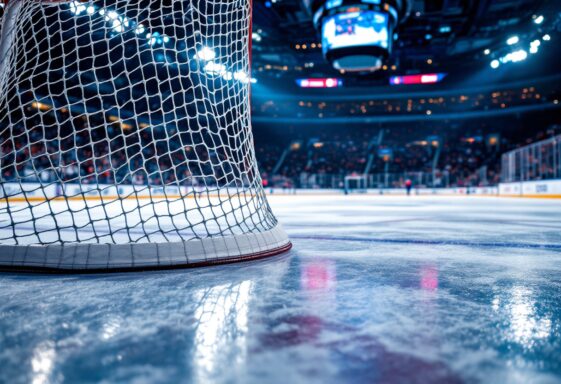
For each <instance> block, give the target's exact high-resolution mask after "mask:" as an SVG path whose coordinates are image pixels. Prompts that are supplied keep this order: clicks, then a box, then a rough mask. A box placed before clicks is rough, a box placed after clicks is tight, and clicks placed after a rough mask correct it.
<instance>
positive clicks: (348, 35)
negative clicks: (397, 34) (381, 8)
mask: <svg viewBox="0 0 561 384" xmlns="http://www.w3.org/2000/svg"><path fill="white" fill-rule="evenodd" d="M358 46H375V47H381V48H385V49H388V46H389V32H388V15H387V14H385V13H381V12H375V11H354V12H347V13H339V14H336V15H333V16H329V17H326V18H325V20H324V21H323V27H322V47H323V52H324V54H325V53H326V52H328V51H330V50H333V49H338V48H346V47H358Z"/></svg>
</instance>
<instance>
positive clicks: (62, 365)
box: [0, 195, 561, 383]
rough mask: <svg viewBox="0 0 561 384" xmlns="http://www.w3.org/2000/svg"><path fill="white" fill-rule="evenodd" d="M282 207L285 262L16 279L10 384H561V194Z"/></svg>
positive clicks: (2, 292)
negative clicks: (289, 245) (287, 246)
mask: <svg viewBox="0 0 561 384" xmlns="http://www.w3.org/2000/svg"><path fill="white" fill-rule="evenodd" d="M270 202H271V205H272V207H273V210H274V212H275V214H276V215H277V216H278V218H279V219H280V221H281V222H282V223H283V225H284V228H285V229H286V230H287V232H288V233H289V235H290V236H291V239H292V241H293V244H294V248H293V250H292V251H290V252H289V253H288V254H285V255H282V256H276V257H273V258H270V259H266V260H261V261H256V262H247V263H242V264H230V265H223V266H218V267H208V268H203V269H189V270H177V271H165V272H144V273H120V274H105V275H73V276H58V275H56V276H53V275H29V274H27V275H26V274H13V273H12V274H6V273H4V274H0V382H6V383H8V382H9V383H29V382H32V383H56V382H69V383H74V382H88V381H91V382H94V381H95V382H97V381H104V382H137V383H154V382H169V383H172V382H173V383H177V382H185V383H209V382H217V383H374V382H380V383H394V382H400V383H403V382H407V383H427V382H436V383H438V382H441V383H444V382H445V383H456V382H457V383H461V382H470V383H472V382H488V383H507V382H508V383H556V382H561V200H545V199H543V200H533V199H507V198H484V197H410V198H407V197H381V196H359V195H356V196H346V197H345V196H323V197H322V196H309V197H301V196H298V197H297V196H273V197H271V198H270Z"/></svg>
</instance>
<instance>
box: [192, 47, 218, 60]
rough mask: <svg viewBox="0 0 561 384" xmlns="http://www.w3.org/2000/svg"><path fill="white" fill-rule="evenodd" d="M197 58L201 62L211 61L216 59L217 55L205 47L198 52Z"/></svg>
mask: <svg viewBox="0 0 561 384" xmlns="http://www.w3.org/2000/svg"><path fill="white" fill-rule="evenodd" d="M195 56H197V59H199V60H203V61H211V60H214V58H215V57H216V53H215V52H214V50H213V49H212V48H209V47H203V48H201V49H200V50H199V51H198V52H197V54H196V55H195Z"/></svg>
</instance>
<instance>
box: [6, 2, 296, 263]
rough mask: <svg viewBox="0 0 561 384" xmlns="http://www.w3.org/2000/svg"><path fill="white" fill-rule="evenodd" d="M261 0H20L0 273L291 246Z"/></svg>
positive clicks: (9, 96)
mask: <svg viewBox="0 0 561 384" xmlns="http://www.w3.org/2000/svg"><path fill="white" fill-rule="evenodd" d="M250 24H251V1H250V0H231V1H223V0H213V1H210V0H209V1H206V0H205V1H203V0H173V1H172V0H158V1H156V0H102V1H89V2H83V1H53V0H50V1H46V0H43V1H41V0H10V2H9V3H8V4H7V6H6V7H5V9H4V17H2V19H1V20H0V90H1V93H0V269H18V270H27V269H31V270H33V269H47V270H66V271H69V270H78V271H82V270H88V271H104V270H115V269H116V270H128V269H157V268H176V267H190V266H200V265H208V264H215V263H224V262H232V261H240V260H248V259H255V258H261V257H265V256H270V255H274V254H278V253H281V252H283V251H287V250H288V249H290V247H291V243H290V241H289V240H288V238H287V236H286V234H285V232H284V230H283V229H282V227H281V226H280V224H279V223H278V221H277V219H276V217H275V216H274V214H273V213H272V211H271V208H270V206H269V204H268V202H267V198H266V195H265V192H264V190H263V188H262V183H261V177H260V175H259V171H258V169H257V163H256V159H255V152H254V143H253V136H252V133H251V119H250V107H249V103H250V100H249V92H250V85H251V76H250V45H251V27H250Z"/></svg>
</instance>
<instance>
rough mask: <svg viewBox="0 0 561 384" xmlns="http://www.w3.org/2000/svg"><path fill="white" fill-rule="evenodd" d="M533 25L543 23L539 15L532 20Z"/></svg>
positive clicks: (541, 16)
mask: <svg viewBox="0 0 561 384" xmlns="http://www.w3.org/2000/svg"><path fill="white" fill-rule="evenodd" d="M534 23H536V24H541V23H543V15H539V16H538V17H536V18H535V19H534Z"/></svg>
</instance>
